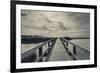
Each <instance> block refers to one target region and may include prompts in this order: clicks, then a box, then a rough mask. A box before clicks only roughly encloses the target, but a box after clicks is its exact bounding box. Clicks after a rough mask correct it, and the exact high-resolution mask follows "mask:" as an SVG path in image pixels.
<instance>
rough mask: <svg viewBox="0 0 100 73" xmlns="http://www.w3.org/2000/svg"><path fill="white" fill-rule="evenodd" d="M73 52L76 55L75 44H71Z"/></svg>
mask: <svg viewBox="0 0 100 73" xmlns="http://www.w3.org/2000/svg"><path fill="white" fill-rule="evenodd" d="M73 54H75V55H76V47H75V46H73Z"/></svg>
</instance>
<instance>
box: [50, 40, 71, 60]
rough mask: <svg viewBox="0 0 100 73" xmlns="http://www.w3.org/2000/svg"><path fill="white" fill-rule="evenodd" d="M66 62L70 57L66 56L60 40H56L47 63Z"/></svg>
mask: <svg viewBox="0 0 100 73" xmlns="http://www.w3.org/2000/svg"><path fill="white" fill-rule="evenodd" d="M66 60H67V61H68V60H72V57H71V56H69V55H68V53H67V52H66V50H65V48H64V46H63V44H62V43H61V41H60V39H57V41H56V43H55V46H54V48H53V51H52V53H51V57H50V59H49V61H66Z"/></svg>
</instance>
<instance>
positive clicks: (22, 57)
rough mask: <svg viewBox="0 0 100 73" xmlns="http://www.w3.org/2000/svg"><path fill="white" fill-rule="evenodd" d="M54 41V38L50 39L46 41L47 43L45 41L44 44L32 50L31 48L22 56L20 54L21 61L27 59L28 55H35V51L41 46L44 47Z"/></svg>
mask: <svg viewBox="0 0 100 73" xmlns="http://www.w3.org/2000/svg"><path fill="white" fill-rule="evenodd" d="M54 39H56V38H52V39H50V40H48V41H46V42H44V43H42V44H40V45H38V46H36V47H34V48H32V49H30V50H28V51H26V52H24V53H23V54H21V59H22V60H23V59H25V58H26V57H29V56H30V55H32V54H35V52H36V50H37V49H39V48H41V47H42V46H44V45H45V44H47V43H48V42H51V41H53V40H54Z"/></svg>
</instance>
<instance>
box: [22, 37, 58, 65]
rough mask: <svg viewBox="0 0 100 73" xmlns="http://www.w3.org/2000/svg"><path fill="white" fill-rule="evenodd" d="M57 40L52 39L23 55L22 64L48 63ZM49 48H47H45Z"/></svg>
mask: <svg viewBox="0 0 100 73" xmlns="http://www.w3.org/2000/svg"><path fill="white" fill-rule="evenodd" d="M56 39H57V38H52V39H50V40H48V41H46V42H44V43H42V44H40V45H38V46H36V47H34V48H32V49H30V50H28V51H27V52H24V53H22V54H21V62H22V63H26V62H42V61H48V59H49V57H50V55H51V52H52V49H53V46H54V44H55V42H56ZM45 46H47V47H45Z"/></svg>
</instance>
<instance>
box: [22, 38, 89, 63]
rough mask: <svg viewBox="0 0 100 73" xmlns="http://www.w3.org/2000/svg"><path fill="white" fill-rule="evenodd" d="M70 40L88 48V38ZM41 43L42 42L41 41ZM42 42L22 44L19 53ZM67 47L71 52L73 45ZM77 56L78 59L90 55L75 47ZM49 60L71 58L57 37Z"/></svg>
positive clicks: (45, 46) (45, 47)
mask: <svg viewBox="0 0 100 73" xmlns="http://www.w3.org/2000/svg"><path fill="white" fill-rule="evenodd" d="M71 42H73V43H74V44H77V45H79V46H80V47H82V48H85V49H88V50H90V39H75V40H71ZM42 43H43V42H42ZM42 43H38V44H22V47H21V50H22V51H21V53H24V52H26V51H28V50H30V49H32V48H34V47H36V46H38V45H40V44H42ZM47 47H48V44H46V45H44V46H43V52H44V51H45V50H46V49H47ZM69 49H70V51H71V52H72V53H73V46H72V45H69ZM36 53H37V55H38V50H37V51H36ZM77 56H78V57H79V58H80V60H83V59H89V57H90V53H89V52H87V51H85V50H83V49H80V48H77ZM50 58H51V59H50V61H66V60H72V57H71V56H69V55H68V53H67V52H66V50H65V48H64V46H63V45H62V43H61V41H60V40H59V39H57V41H56V43H55V45H54V48H53V51H52V54H51V57H50Z"/></svg>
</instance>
